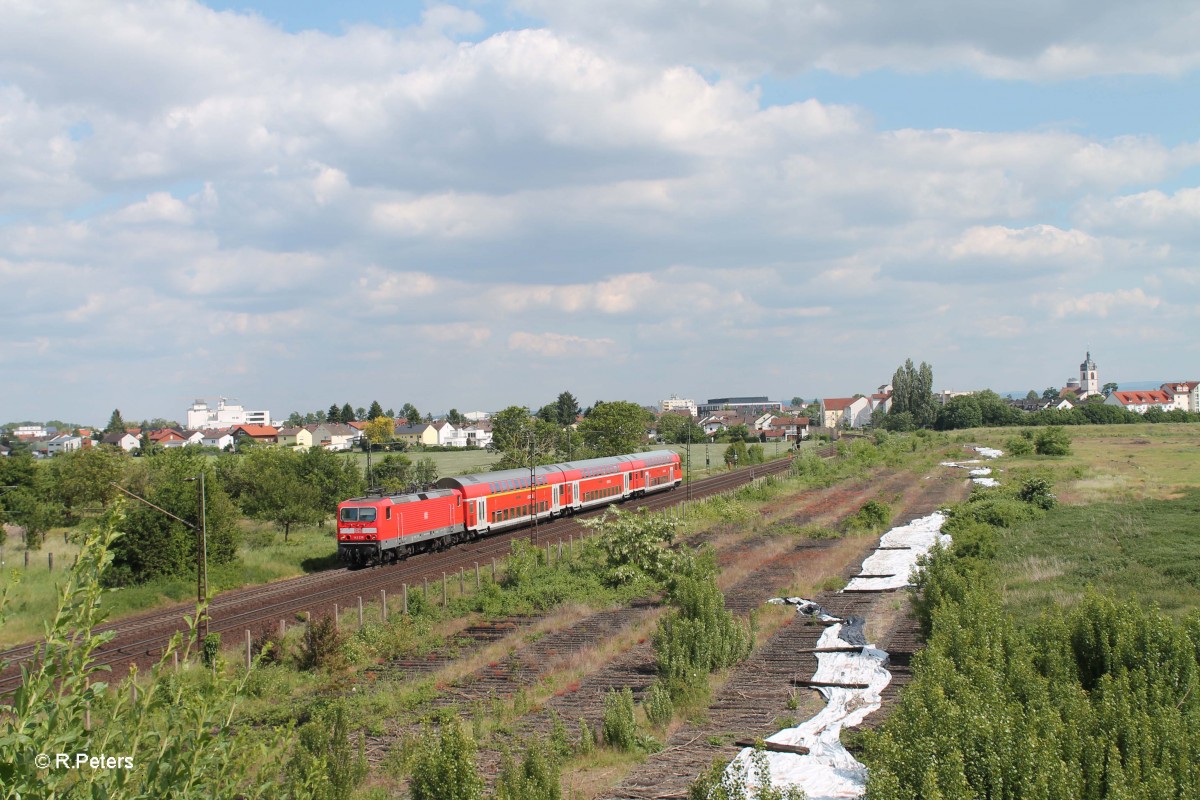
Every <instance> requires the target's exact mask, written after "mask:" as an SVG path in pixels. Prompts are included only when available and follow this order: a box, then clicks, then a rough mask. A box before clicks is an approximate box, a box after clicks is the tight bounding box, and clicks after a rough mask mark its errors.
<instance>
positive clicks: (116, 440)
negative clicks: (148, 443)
mask: <svg viewBox="0 0 1200 800" xmlns="http://www.w3.org/2000/svg"><path fill="white" fill-rule="evenodd" d="M100 443H101V444H107V445H112V446H113V447H119V448H121V449H122V450H124V451H125V452H126V453H131V452H133V451H134V450H138V449H140V448H141V443H140V442H139V441H138V437H136V436H134V435H133V434H132V433H130V432H129V431H126V432H125V433H106V434H104V437H103V438H102V439H101V440H100Z"/></svg>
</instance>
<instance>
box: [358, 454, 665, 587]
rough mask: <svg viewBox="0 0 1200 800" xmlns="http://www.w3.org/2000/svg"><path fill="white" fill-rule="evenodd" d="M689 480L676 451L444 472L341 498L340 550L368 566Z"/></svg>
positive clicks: (636, 495)
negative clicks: (383, 491) (429, 483)
mask: <svg viewBox="0 0 1200 800" xmlns="http://www.w3.org/2000/svg"><path fill="white" fill-rule="evenodd" d="M681 480H682V473H681V472H680V469H679V454H678V453H675V452H672V451H670V450H655V451H653V452H650V453H634V454H631V455H625V456H612V457H609V458H591V459H587V460H585V461H571V462H568V463H564V464H550V465H548V466H544V467H535V468H534V469H533V473H532V481H533V483H532V485H530V471H529V470H527V469H509V470H502V471H500V472H481V473H479V474H477V475H459V476H457V477H453V478H442V479H441V480H440V481H438V482H437V484H436V488H434V489H432V490H430V491H428V492H417V493H416V494H401V495H384V496H380V497H369V496H368V497H355V498H352V499H350V500H346V501H343V502H342V503H340V504H339V505H338V557H339V558H341V559H342V560H343V561H345V562H346V563H348V564H352V565H355V566H363V565H366V564H373V563H381V562H385V561H393V562H395V561H399V560H400V559H402V558H407V557H408V556H410V555H412V554H414V553H421V552H425V551H427V550H442V549H444V548H446V547H449V546H450V545H453V544H458V543H459V542H464V541H469V540H473V539H477V538H478V537H480V536H483V535H486V534H488V533H490V532H492V531H498V530H506V529H508V528H514V527H518V526H521V525H527V524H530V523H531V522H532V521H533V519H534V518H535V517H536V518H537V519H553V518H554V517H558V516H561V515H563V514H574V513H575V512H576V511H581V510H584V509H588V508H593V507H595V506H602V505H606V504H608V503H615V502H618V501H621V500H625V499H627V498H630V497H638V496H640V495H644V494H648V493H650V492H662V491H667V490H669V489H674V488H675V487H676V486H678V485H679V483H680V481H681Z"/></svg>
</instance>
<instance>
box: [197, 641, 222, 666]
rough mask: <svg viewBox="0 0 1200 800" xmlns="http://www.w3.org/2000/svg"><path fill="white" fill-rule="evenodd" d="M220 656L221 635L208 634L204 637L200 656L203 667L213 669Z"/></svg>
mask: <svg viewBox="0 0 1200 800" xmlns="http://www.w3.org/2000/svg"><path fill="white" fill-rule="evenodd" d="M220 654H221V634H219V633H210V634H207V635H205V637H204V649H203V650H202V651H201V653H200V656H201V658H202V659H203V660H204V666H206V667H210V668H211V667H215V666H216V665H217V657H218V656H219V655H220Z"/></svg>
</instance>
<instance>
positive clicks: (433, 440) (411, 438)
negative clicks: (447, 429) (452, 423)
mask: <svg viewBox="0 0 1200 800" xmlns="http://www.w3.org/2000/svg"><path fill="white" fill-rule="evenodd" d="M392 438H393V439H395V440H396V441H397V442H403V443H404V444H406V445H407V446H409V447H413V446H415V445H425V446H434V445H436V444H437V443H438V436H437V431H436V430H435V429H434V427H433V426H432V425H430V424H429V423H428V422H422V423H420V424H418V425H397V426H396V429H395V430H394V431H393V432H392Z"/></svg>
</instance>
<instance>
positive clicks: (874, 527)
mask: <svg viewBox="0 0 1200 800" xmlns="http://www.w3.org/2000/svg"><path fill="white" fill-rule="evenodd" d="M891 521H892V509H891V506H889V505H888V504H887V503H885V502H883V501H881V500H868V501H867V502H866V503H864V504H863V506H862V508H860V509H859V510H858V511H856V512H854V515H853V516H851V517H850V518H849V519H848V520H846V526H845V527H846V530H858V531H878V530H883V529H884V528H886V527H887V526H888V523H890V522H891Z"/></svg>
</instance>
